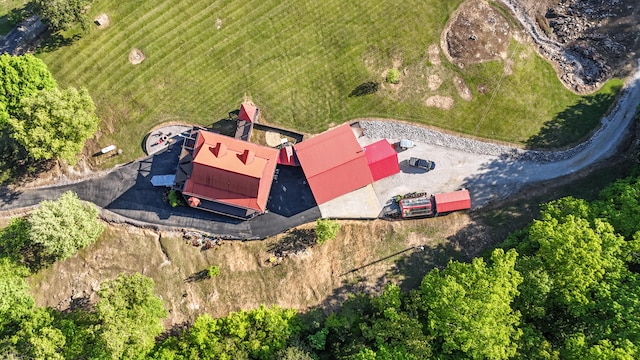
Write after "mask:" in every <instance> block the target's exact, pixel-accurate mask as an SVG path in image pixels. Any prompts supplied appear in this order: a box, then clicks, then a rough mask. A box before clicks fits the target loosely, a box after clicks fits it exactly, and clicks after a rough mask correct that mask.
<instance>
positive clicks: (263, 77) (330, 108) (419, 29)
mask: <svg viewBox="0 0 640 360" xmlns="http://www.w3.org/2000/svg"><path fill="white" fill-rule="evenodd" d="M460 3H461V0H451V1H438V0H405V1H388V0H387V1H383V0H368V1H360V2H352V1H338V0H326V1H311V0H298V1H283V0H260V1H257V0H246V1H235V0H234V1H225V2H222V1H210V0H209V1H204V0H154V1H150V0H145V1H142V0H138V1H115V0H96V1H95V2H94V3H93V5H92V7H91V10H90V12H91V14H90V15H91V17H93V16H95V15H97V14H98V13H102V12H104V13H107V14H108V15H109V17H110V19H111V24H110V26H109V27H108V28H106V29H104V30H98V29H97V28H92V29H91V30H90V31H89V33H87V34H85V35H84V36H83V38H82V39H80V40H78V41H75V42H74V43H72V44H71V45H69V46H66V47H62V48H59V49H57V50H54V51H51V52H43V53H41V54H39V56H40V57H41V58H42V59H43V60H44V61H45V62H46V63H47V64H48V65H49V68H50V69H51V71H52V72H53V74H54V76H55V78H56V79H57V80H58V82H59V83H60V84H62V85H72V86H76V87H80V86H84V87H87V88H88V89H89V91H90V92H91V94H92V96H93V98H94V100H95V101H96V105H97V106H98V115H99V116H100V118H101V119H102V125H101V136H100V139H99V144H96V145H95V146H104V145H107V144H111V143H114V144H117V145H118V146H119V147H121V148H123V149H124V151H125V154H124V156H125V157H126V158H127V159H130V158H134V157H137V156H139V155H141V149H140V143H141V141H142V137H143V136H144V135H145V134H146V132H147V131H149V129H151V128H153V127H154V126H156V125H158V124H161V123H163V122H167V121H183V122H190V123H198V124H202V125H207V124H211V123H213V122H215V121H217V120H219V119H221V118H223V117H224V116H225V115H226V114H227V112H229V111H231V110H234V109H237V108H238V106H239V103H240V102H241V101H242V99H243V98H244V97H245V96H249V97H250V98H251V99H252V100H253V101H254V102H255V103H256V104H258V105H259V106H260V107H261V108H262V110H263V114H264V116H265V117H266V119H267V120H268V121H269V122H271V123H274V124H279V125H282V126H285V127H289V128H294V129H297V130H301V131H306V132H311V133H315V132H319V131H322V130H324V129H326V128H327V127H328V126H330V125H331V124H338V123H342V122H345V121H348V120H351V119H354V118H358V117H384V118H398V119H403V120H409V121H415V122H419V123H424V124H430V125H435V126H438V127H442V128H445V129H449V130H453V131H459V132H463V133H467V134H471V135H474V136H483V137H489V138H493V139H498V140H504V141H510V142H515V143H522V144H524V143H525V142H527V140H529V139H530V138H531V137H533V136H534V135H536V134H538V133H539V132H540V129H541V128H543V127H544V126H546V125H545V123H546V122H549V121H560V122H561V120H562V119H558V114H562V113H563V112H566V110H567V109H570V108H571V107H573V106H575V104H577V103H579V102H580V101H582V100H583V98H581V97H579V96H576V95H574V94H572V93H570V92H569V91H567V90H566V89H564V88H563V87H562V85H561V84H560V83H559V81H558V80H557V78H556V75H555V73H554V71H553V69H552V68H551V66H550V65H549V64H547V63H546V62H544V61H543V60H541V59H540V58H539V57H537V56H536V55H535V53H534V52H533V51H532V50H531V49H530V48H529V47H528V45H521V44H515V43H514V44H513V45H512V46H511V49H510V52H511V53H512V54H514V57H513V58H514V59H517V61H516V64H515V66H514V73H513V75H510V76H507V77H504V78H502V77H501V74H502V67H503V65H502V63H501V62H495V61H494V62H489V63H485V64H480V65H473V66H467V67H465V68H463V69H460V68H458V67H456V66H454V65H452V64H444V65H443V66H441V67H439V68H438V69H435V68H434V67H433V66H432V65H431V64H429V62H428V57H427V48H428V46H429V45H430V44H439V43H440V34H441V32H442V29H443V27H444V26H445V23H446V21H447V20H448V17H449V14H451V13H452V12H453V11H454V10H455V8H456V7H457V6H458V5H459V4H460ZM218 19H219V21H218ZM220 22H221V27H220V28H219V29H218V28H217V24H219V23H220ZM133 48H138V49H140V50H142V52H143V53H144V54H145V56H146V60H145V61H144V62H142V63H141V64H138V65H132V64H130V63H129V62H128V58H127V57H128V54H129V52H130V51H131V49H133ZM442 58H443V60H444V57H442ZM394 65H398V66H399V67H400V68H401V69H404V70H405V73H406V75H403V78H402V81H403V84H402V86H401V87H400V88H392V87H389V86H384V87H383V88H382V89H381V90H380V91H378V93H376V94H373V95H367V96H359V97H358V96H356V97H350V96H349V94H350V93H351V92H352V91H353V89H354V88H356V87H357V86H358V85H360V84H362V83H364V82H367V81H377V82H381V81H382V80H383V78H382V73H383V71H384V70H386V69H388V68H391V67H392V66H394ZM436 71H437V72H438V73H439V74H441V75H442V76H443V80H444V83H443V85H442V86H441V88H440V90H438V92H437V93H438V94H440V95H445V96H451V97H453V98H454V100H455V101H456V105H455V107H454V108H453V109H452V110H449V111H444V110H438V109H434V108H428V107H426V106H425V105H424V103H425V100H426V98H427V97H428V96H430V95H434V94H435V93H429V92H428V91H427V90H425V89H426V78H427V77H428V75H429V74H431V73H434V72H436ZM455 75H458V76H461V77H463V78H464V79H465V80H466V81H467V83H468V84H469V86H470V87H471V89H472V91H473V93H474V95H475V96H474V100H473V101H471V102H465V101H463V100H462V99H460V98H459V96H458V95H457V92H456V90H455V87H454V86H453V82H452V78H453V76H455ZM500 79H502V80H501V81H500ZM499 81H500V82H499ZM616 84H617V85H619V82H617V83H614V85H616ZM480 85H483V86H484V87H486V88H488V89H490V90H491V92H490V93H488V94H480V93H478V91H477V87H478V86H480ZM493 93H495V96H494V100H493V101H492V102H490V98H491V95H492V94H493ZM603 93H605V95H606V94H609V93H615V87H614V86H609V87H607V88H606V89H605V90H603ZM605 97H606V96H605ZM603 109H606V106H604V107H602V108H598V109H597V111H593V112H588V114H586V115H585V120H584V121H582V122H580V124H579V126H578V127H579V128H580V129H579V130H577V131H574V132H572V133H571V135H570V136H569V135H567V136H565V137H563V138H562V139H560V142H559V143H553V144H552V145H554V146H557V145H564V144H568V143H571V142H574V141H576V140H578V139H580V138H581V137H582V136H584V135H585V134H587V133H588V132H589V131H590V130H591V129H593V127H594V126H595V125H596V124H597V119H598V117H599V116H600V115H601V112H602V111H604V110H603ZM598 112H599V113H598ZM127 159H123V158H122V157H121V158H119V159H115V160H114V161H118V162H121V161H125V160H127ZM105 165H107V166H109V165H112V163H107V164H105Z"/></svg>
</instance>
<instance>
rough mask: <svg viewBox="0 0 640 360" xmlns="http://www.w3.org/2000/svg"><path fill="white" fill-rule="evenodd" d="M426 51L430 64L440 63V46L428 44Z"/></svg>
mask: <svg viewBox="0 0 640 360" xmlns="http://www.w3.org/2000/svg"><path fill="white" fill-rule="evenodd" d="M427 53H428V54H429V62H430V63H431V64H432V65H436V66H437V65H440V63H441V61H440V48H439V47H438V44H431V45H429V49H427Z"/></svg>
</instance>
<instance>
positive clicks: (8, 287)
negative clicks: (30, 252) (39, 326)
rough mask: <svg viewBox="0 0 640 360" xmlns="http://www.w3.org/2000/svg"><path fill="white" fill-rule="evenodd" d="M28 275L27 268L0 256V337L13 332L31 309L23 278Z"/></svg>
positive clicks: (31, 299)
mask: <svg viewBox="0 0 640 360" xmlns="http://www.w3.org/2000/svg"><path fill="white" fill-rule="evenodd" d="M28 275H29V270H28V269H27V268H25V267H22V266H18V265H16V264H15V263H13V262H12V261H11V260H9V259H7V258H0V338H2V337H3V336H10V335H13V334H15V332H16V329H17V327H18V325H19V323H20V322H21V321H22V318H24V317H25V316H27V315H28V314H29V313H31V311H32V308H33V305H34V302H33V298H32V297H31V294H29V286H28V285H27V282H26V280H25V278H26V277H27V276H28ZM0 345H1V344H0ZM1 347H2V346H0V348H1Z"/></svg>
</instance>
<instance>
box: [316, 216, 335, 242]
mask: <svg viewBox="0 0 640 360" xmlns="http://www.w3.org/2000/svg"><path fill="white" fill-rule="evenodd" d="M338 230H340V224H339V223H338V222H337V221H335V220H329V219H318V220H317V221H316V237H317V240H316V241H317V242H318V244H324V243H325V242H327V240H329V239H335V238H336V235H337V234H338Z"/></svg>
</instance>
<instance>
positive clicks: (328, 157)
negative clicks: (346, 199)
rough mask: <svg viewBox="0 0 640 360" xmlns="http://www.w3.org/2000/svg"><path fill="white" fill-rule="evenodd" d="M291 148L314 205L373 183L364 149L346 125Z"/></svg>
mask: <svg viewBox="0 0 640 360" xmlns="http://www.w3.org/2000/svg"><path fill="white" fill-rule="evenodd" d="M294 148H295V151H296V156H297V157H298V160H299V162H300V165H301V166H302V170H303V172H304V174H305V176H306V177H307V181H308V182H309V187H310V188H311V192H312V193H313V197H314V198H315V199H316V203H318V204H322V203H325V202H327V201H329V200H331V199H334V198H336V197H338V196H340V195H344V194H346V193H349V192H351V191H353V190H357V189H359V188H361V187H364V186H367V185H369V184H371V183H372V182H373V177H372V176H371V172H370V171H369V166H368V164H367V159H366V157H365V154H364V151H363V150H362V148H361V147H360V144H358V141H357V140H356V138H355V136H354V134H353V131H352V130H351V127H350V126H349V124H344V125H341V126H338V127H336V128H333V129H331V130H328V131H325V132H323V133H322V134H319V135H317V136H315V137H313V138H311V139H308V140H305V141H302V142H300V143H298V144H296V145H294Z"/></svg>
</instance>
